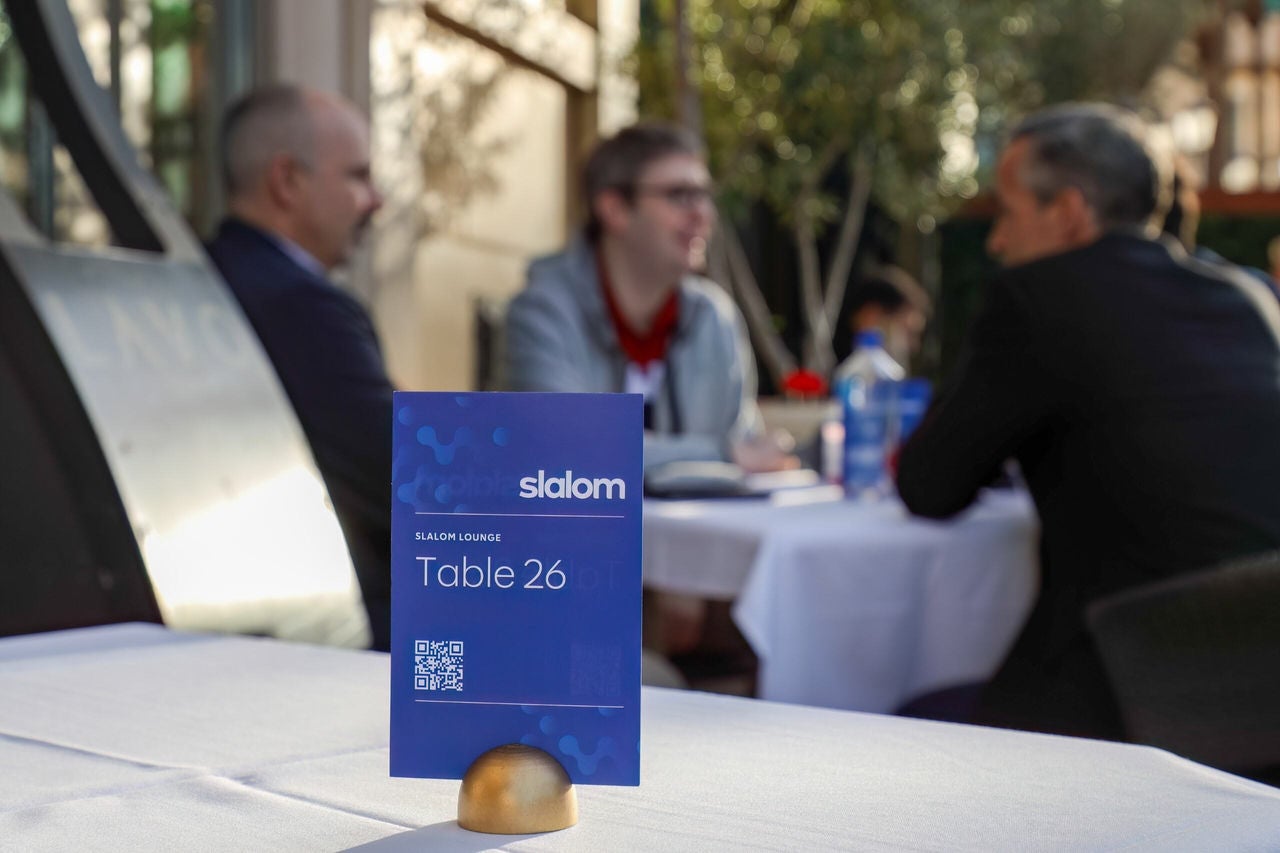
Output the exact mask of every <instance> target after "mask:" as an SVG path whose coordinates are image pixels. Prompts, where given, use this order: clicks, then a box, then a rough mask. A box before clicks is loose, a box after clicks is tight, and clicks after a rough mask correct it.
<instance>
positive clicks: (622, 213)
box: [592, 189, 631, 232]
mask: <svg viewBox="0 0 1280 853" xmlns="http://www.w3.org/2000/svg"><path fill="white" fill-rule="evenodd" d="M592 206H593V207H594V209H595V214H596V219H598V220H599V221H600V224H601V225H602V226H603V227H604V230H605V231H606V232H617V231H621V230H623V229H624V228H626V226H627V222H628V220H629V219H630V217H631V202H629V201H628V200H627V198H626V196H624V195H623V194H622V193H621V192H619V191H618V190H616V189H608V190H604V191H602V192H599V193H597V194H596V197H595V200H594V201H593V202H592Z"/></svg>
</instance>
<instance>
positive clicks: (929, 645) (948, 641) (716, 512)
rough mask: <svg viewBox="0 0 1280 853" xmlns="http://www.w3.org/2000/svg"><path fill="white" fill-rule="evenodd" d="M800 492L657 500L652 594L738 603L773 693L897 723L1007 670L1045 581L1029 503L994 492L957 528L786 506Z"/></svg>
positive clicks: (809, 505) (652, 522) (822, 506)
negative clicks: (908, 706) (943, 693)
mask: <svg viewBox="0 0 1280 853" xmlns="http://www.w3.org/2000/svg"><path fill="white" fill-rule="evenodd" d="M802 497H803V494H802V493H788V492H782V493H779V494H778V495H775V498H774V500H764V499H760V500H743V499H732V500H715V501H711V500H707V501H653V500H650V501H646V502H645V505H644V581H645V584H646V585H647V586H649V587H651V588H654V589H659V590H665V591H668V592H678V593H685V594H689V595H697V596H703V597H706V598H718V599H736V600H737V603H736V605H735V607H734V610H733V614H734V619H735V621H736V622H737V624H738V627H739V628H740V629H741V630H742V633H743V636H745V637H746V639H747V641H748V642H749V643H750V644H751V646H752V648H753V649H754V650H755V652H756V654H757V655H758V656H759V658H760V679H759V687H758V691H759V695H760V696H761V697H762V698H765V699H773V700H777V701H782V702H797V703H801V704H806V705H821V706H825V707H831V708H844V709H848V710H856V711H876V712H881V713H885V712H891V711H893V710H894V709H896V708H898V707H899V706H901V705H902V704H903V703H904V702H906V701H908V700H910V699H912V698H914V697H915V696H918V695H920V694H922V693H925V692H928V691H930V690H935V689H939V688H943V687H949V686H953V685H957V684H964V683H972V682H978V681H982V680H984V679H986V678H987V677H989V676H990V675H991V674H992V673H993V672H994V671H995V669H996V667H997V666H998V665H999V663H1000V661H1001V660H1002V659H1003V657H1004V655H1005V653H1006V652H1007V651H1008V649H1009V646H1010V645H1011V644H1012V642H1013V639H1014V637H1015V636H1016V635H1017V632H1018V630H1019V629H1020V627H1021V626H1022V623H1023V622H1024V621H1025V619H1026V616H1027V613H1028V612H1029V610H1030V607H1031V604H1032V602H1033V600H1034V597H1035V594H1036V590H1037V585H1038V574H1037V566H1038V562H1037V555H1036V548H1037V524H1036V517H1035V510H1034V508H1033V506H1032V504H1031V501H1030V498H1029V497H1027V496H1026V495H1025V494H1024V493H1018V492H990V493H987V494H985V495H984V496H983V498H982V500H981V501H980V502H979V503H978V505H977V506H975V507H973V508H971V509H970V510H969V511H967V512H966V513H965V514H964V515H962V516H961V517H960V518H958V519H957V520H954V521H950V522H935V521H927V520H923V519H918V518H912V517H911V516H910V515H909V514H908V513H907V511H906V509H905V508H904V507H903V506H902V504H901V503H900V502H898V501H897V500H887V501H884V502H881V503H874V504H866V503H856V502H852V501H844V500H830V499H827V500H819V501H815V502H803V503H790V504H788V503H779V502H778V501H779V500H782V501H796V500H798V499H800V498H802Z"/></svg>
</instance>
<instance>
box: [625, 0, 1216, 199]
mask: <svg viewBox="0 0 1280 853" xmlns="http://www.w3.org/2000/svg"><path fill="white" fill-rule="evenodd" d="M1203 2H1204V0H982V1H981V2H977V0H688V23H689V28H690V31H691V34H692V43H693V56H692V61H691V63H690V64H691V67H690V68H689V70H688V73H689V79H690V83H691V85H693V86H694V87H696V89H697V91H698V93H699V96H700V101H701V106H702V113H703V121H704V125H705V135H706V140H707V145H708V149H709V153H710V159H711V167H712V172H713V173H714V174H715V175H716V177H717V179H718V180H719V182H720V184H721V186H722V189H723V198H722V202H723V203H724V204H725V207H726V209H727V210H728V212H729V213H730V214H731V215H733V216H734V217H735V218H739V217H740V216H741V215H742V213H743V211H744V210H745V209H746V208H747V206H749V205H750V204H751V203H753V202H757V201H763V202H765V203H766V204H767V205H768V206H769V207H770V209H772V210H773V211H774V213H775V214H776V215H778V216H779V217H780V218H782V220H783V221H784V222H785V221H791V220H793V219H794V218H795V217H796V216H797V215H798V214H801V213H809V214H812V215H813V216H814V217H815V219H816V221H817V222H818V223H825V222H830V221H832V220H833V219H835V218H836V217H837V216H838V215H839V214H840V213H841V204H842V203H843V200H842V199H839V198H834V197H832V196H830V195H827V194H824V193H823V192H821V190H822V189H823V187H824V186H825V185H826V183H827V178H828V175H830V174H831V173H832V172H835V171H842V170H844V169H845V168H846V165H845V164H846V163H847V161H848V160H849V158H850V157H852V156H853V155H854V154H855V153H856V152H857V151H858V150H860V149H861V150H863V151H867V152H870V153H871V154H872V155H873V158H874V159H873V162H874V185H873V191H872V193H873V198H875V200H876V202H877V204H878V205H879V206H880V207H881V208H883V209H884V210H886V211H888V212H889V213H890V214H891V215H892V216H894V217H895V218H896V219H898V220H899V221H906V222H914V221H915V220H916V218H917V217H919V216H921V215H929V216H932V217H941V216H944V215H945V214H946V213H947V212H949V211H950V210H952V209H954V208H955V207H956V206H957V205H958V204H959V203H961V202H962V201H963V200H964V199H967V198H971V197H973V196H974V195H976V193H977V191H978V186H979V182H980V180H981V179H982V177H983V170H982V167H987V168H989V167H990V165H991V163H990V159H991V158H990V156H989V155H990V154H991V153H993V152H994V148H995V146H994V145H993V144H992V140H993V139H994V138H995V136H996V134H997V133H998V132H999V130H1000V128H1002V127H1003V126H1004V125H1005V124H1006V123H1007V122H1008V120H1009V119H1010V117H1012V116H1014V115H1017V114H1020V113H1022V112H1025V111H1027V110H1029V109H1032V108H1034V107H1036V106H1039V105H1040V104H1042V103H1047V102H1052V101H1058V100H1068V99H1086V98H1108V99H1112V100H1117V99H1119V100H1129V101H1132V100H1133V99H1135V98H1136V97H1137V95H1138V93H1140V92H1141V90H1142V88H1143V86H1144V85H1145V84H1146V82H1147V80H1148V79H1149V77H1150V75H1151V73H1152V72H1153V71H1154V70H1155V68H1156V67H1157V66H1158V65H1159V64H1160V63H1161V62H1162V61H1164V59H1165V58H1166V57H1167V56H1168V55H1169V53H1170V51H1171V50H1172V48H1173V46H1174V45H1175V44H1176V42H1177V40H1178V39H1179V38H1181V37H1182V36H1183V35H1185V34H1186V33H1187V32H1188V31H1189V28H1190V26H1191V23H1192V21H1193V20H1194V16H1195V15H1196V14H1198V13H1199V11H1200V9H1201V7H1202V6H1203ZM647 11H648V13H649V15H648V17H647V18H646V25H645V26H644V27H643V28H642V37H641V43H640V45H639V46H638V48H637V51H636V54H635V56H634V57H633V62H632V70H633V71H634V72H635V74H636V77H637V79H638V82H639V84H640V92H641V109H642V111H643V112H644V113H645V114H648V115H660V116H668V117H674V116H675V115H676V111H675V97H674V90H675V71H674V70H675V60H674V54H675V35H674V28H673V27H672V26H671V25H670V22H671V20H672V18H671V16H672V3H671V0H649V7H648V10H647ZM980 152H981V153H983V154H984V155H988V156H986V157H985V158H983V159H981V160H980V158H979V153H980ZM806 190H816V193H813V192H806ZM798 205H806V206H807V207H806V208H805V209H804V210H803V211H801V210H799V209H798V208H797V206H798Z"/></svg>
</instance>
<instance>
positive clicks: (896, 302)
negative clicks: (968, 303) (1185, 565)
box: [848, 265, 933, 370]
mask: <svg viewBox="0 0 1280 853" xmlns="http://www.w3.org/2000/svg"><path fill="white" fill-rule="evenodd" d="M848 310H849V327H850V330H851V331H852V332H853V337H852V339H853V340H857V339H858V333H859V332H862V331H865V330H868V329H878V330H879V331H880V332H881V334H882V335H884V349H885V352H887V353H889V355H890V356H891V357H892V358H893V360H894V361H896V362H897V363H898V364H900V365H902V367H903V369H904V370H905V369H907V368H908V366H909V365H910V363H911V358H912V357H913V356H914V355H916V354H917V353H918V352H919V351H920V337H921V335H923V334H924V326H925V323H926V322H928V320H929V314H930V312H931V311H932V310H933V303H932V300H930V299H929V294H928V293H926V292H925V290H924V288H923V287H921V286H920V284H919V283H918V282H917V281H916V280H915V279H914V278H912V277H911V275H910V273H908V272H907V271H906V270H904V269H902V268H901V267H897V266H892V265H886V266H881V267H877V268H875V269H873V270H872V271H871V272H870V273H869V274H868V275H866V276H864V277H863V278H861V279H859V280H858V281H856V282H855V283H854V285H853V288H852V289H851V290H850V292H849V297H848Z"/></svg>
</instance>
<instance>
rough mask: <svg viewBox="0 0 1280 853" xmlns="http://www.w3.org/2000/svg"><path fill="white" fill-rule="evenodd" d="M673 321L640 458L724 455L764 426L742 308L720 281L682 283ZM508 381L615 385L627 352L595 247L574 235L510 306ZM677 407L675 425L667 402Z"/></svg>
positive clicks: (613, 388) (648, 462) (532, 270)
mask: <svg viewBox="0 0 1280 853" xmlns="http://www.w3.org/2000/svg"><path fill="white" fill-rule="evenodd" d="M679 293H680V297H679V299H680V302H679V320H678V323H677V326H676V332H675V336H674V338H673V340H672V341H671V346H670V349H669V350H668V352H667V361H666V370H667V372H666V378H665V379H664V382H667V383H670V388H663V389H661V390H660V391H659V392H657V393H655V394H654V395H653V398H652V401H651V402H652V404H653V427H654V429H653V430H652V431H646V432H645V439H644V465H645V469H646V470H647V469H649V468H651V467H653V466H655V465H660V464H662V463H664V462H670V461H675V460H722V459H727V458H728V457H729V450H730V448H731V446H732V445H733V443H734V442H736V441H738V440H740V439H742V438H744V437H746V436H748V435H755V434H757V433H758V432H760V430H761V429H762V424H761V419H760V411H759V409H758V408H757V407H756V402H755V395H756V372H755V359H754V356H753V355H752V352H751V348H750V346H749V344H748V342H747V335H746V329H745V325H744V323H743V320H742V315H741V314H740V313H739V312H738V309H737V306H735V305H734V304H733V300H732V299H731V298H730V297H729V295H728V294H727V293H725V292H724V290H723V289H721V288H720V287H719V286H718V285H716V284H715V283H713V282H711V281H710V280H708V279H705V278H701V277H699V276H695V275H689V276H685V278H684V280H683V281H682V282H681V283H680V291H679ZM506 334H507V347H506V356H507V365H506V368H507V380H508V383H509V385H510V387H511V389H512V390H514V391H565V392H619V391H622V390H624V388H625V385H626V378H625V377H626V356H625V355H624V354H623V352H622V348H621V346H620V345H619V344H618V337H617V333H616V332H615V331H614V328H613V323H612V322H611V321H610V319H609V315H608V309H607V308H606V306H605V302H604V297H603V294H602V293H601V290H600V282H599V280H598V278H597V276H596V261H595V253H594V251H593V250H592V248H591V247H590V246H589V245H587V243H586V242H585V241H583V240H577V241H575V242H574V243H573V244H571V245H570V246H569V247H568V248H567V249H566V250H565V251H563V252H560V253H559V254H555V255H549V256H547V257H544V258H539V259H537V260H535V261H534V262H533V263H532V264H530V265H529V273H528V286H527V287H526V288H525V290H524V291H522V292H521V293H520V294H519V295H518V296H516V298H515V299H514V300H512V302H511V306H510V308H509V309H508V311H507V322H506ZM672 397H674V401H675V408H676V409H677V410H678V412H679V421H680V430H679V432H678V433H676V432H674V430H673V425H674V421H675V419H676V418H675V416H674V415H673V412H672V406H671V400H672Z"/></svg>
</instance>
